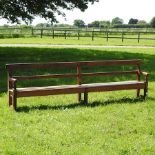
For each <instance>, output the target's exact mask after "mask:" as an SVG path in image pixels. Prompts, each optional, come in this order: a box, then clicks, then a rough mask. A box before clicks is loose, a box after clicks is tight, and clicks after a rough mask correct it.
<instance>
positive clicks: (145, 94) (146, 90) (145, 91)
mask: <svg viewBox="0 0 155 155" xmlns="http://www.w3.org/2000/svg"><path fill="white" fill-rule="evenodd" d="M147 92H148V89H147V86H146V87H145V88H144V99H145V98H146V96H147Z"/></svg>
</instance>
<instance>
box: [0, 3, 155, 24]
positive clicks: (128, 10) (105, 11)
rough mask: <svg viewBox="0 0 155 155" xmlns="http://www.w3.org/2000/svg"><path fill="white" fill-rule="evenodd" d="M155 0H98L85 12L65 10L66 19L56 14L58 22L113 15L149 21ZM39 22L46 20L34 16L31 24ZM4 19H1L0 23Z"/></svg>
mask: <svg viewBox="0 0 155 155" xmlns="http://www.w3.org/2000/svg"><path fill="white" fill-rule="evenodd" d="M154 7H155V0H100V1H99V2H96V3H95V4H93V5H89V7H88V9H87V10H86V11H85V12H81V11H80V10H78V9H74V10H73V11H65V13H66V19H67V20H65V19H64V18H63V17H62V16H57V19H58V21H59V23H64V24H73V22H74V20H75V19H82V20H84V21H85V23H86V24H88V23H91V22H92V21H94V20H110V21H111V20H112V19H113V18H115V17H120V18H122V19H123V20H124V23H128V21H129V19H130V18H136V19H139V20H146V21H147V22H150V20H151V19H152V17H154V16H155V11H154ZM41 22H46V21H45V20H43V19H40V18H36V19H35V20H34V21H33V23H32V24H33V25H36V24H38V23H41ZM5 23H6V21H5V20H3V19H1V20H0V25H3V24H5Z"/></svg>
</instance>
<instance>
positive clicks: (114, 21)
mask: <svg viewBox="0 0 155 155" xmlns="http://www.w3.org/2000/svg"><path fill="white" fill-rule="evenodd" d="M111 24H112V25H122V24H123V19H121V18H119V17H115V18H113V19H112V22H111Z"/></svg>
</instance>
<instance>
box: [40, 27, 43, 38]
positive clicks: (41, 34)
mask: <svg viewBox="0 0 155 155" xmlns="http://www.w3.org/2000/svg"><path fill="white" fill-rule="evenodd" d="M40 31H41V33H40V36H41V38H42V37H43V29H40Z"/></svg>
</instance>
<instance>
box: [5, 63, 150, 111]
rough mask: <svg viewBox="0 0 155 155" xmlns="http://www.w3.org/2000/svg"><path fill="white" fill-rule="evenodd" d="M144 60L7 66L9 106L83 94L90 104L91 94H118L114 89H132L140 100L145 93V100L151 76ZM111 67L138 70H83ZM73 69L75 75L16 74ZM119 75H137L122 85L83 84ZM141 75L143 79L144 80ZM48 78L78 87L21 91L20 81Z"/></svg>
mask: <svg viewBox="0 0 155 155" xmlns="http://www.w3.org/2000/svg"><path fill="white" fill-rule="evenodd" d="M140 65H141V60H103V61H79V62H49V63H14V64H7V65H6V69H7V73H8V98H9V106H13V108H14V109H15V110H16V108H17V98H19V97H30V96H48V95H58V94H75V93H77V94H78V101H79V102H80V101H81V98H82V96H81V94H82V93H83V94H84V103H85V104H87V103H88V93H89V92H102V91H115V90H131V89H135V90H136V91H137V97H139V96H140V89H143V90H144V96H143V97H144V98H145V97H146V95H147V92H148V73H146V72H141V70H140ZM107 66H110V67H111V68H112V67H113V66H120V67H122V66H129V68H130V67H135V69H134V70H133V68H132V70H131V69H128V70H123V69H122V68H121V70H118V71H108V72H103V71H102V72H83V68H84V67H87V68H89V69H91V68H92V67H101V68H102V67H103V68H104V69H105V68H106V67H107ZM49 68H54V69H59V68H64V69H70V68H72V69H74V70H75V72H76V73H63V74H47V75H45V74H44V75H28V76H25V75H20V76H19V75H18V76H17V75H14V73H15V72H16V71H20V72H22V71H24V70H26V69H28V70H30V69H31V70H33V69H38V70H40V69H49ZM117 75H135V80H131V81H119V82H104V83H103V82H102V83H88V84H84V83H82V78H83V77H86V76H88V77H93V76H94V77H96V76H117ZM141 75H143V76H144V80H141ZM47 78H76V79H77V80H76V81H77V83H76V84H75V85H58V86H46V87H24V88H18V87H17V85H16V84H17V82H18V81H25V80H32V79H47Z"/></svg>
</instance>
